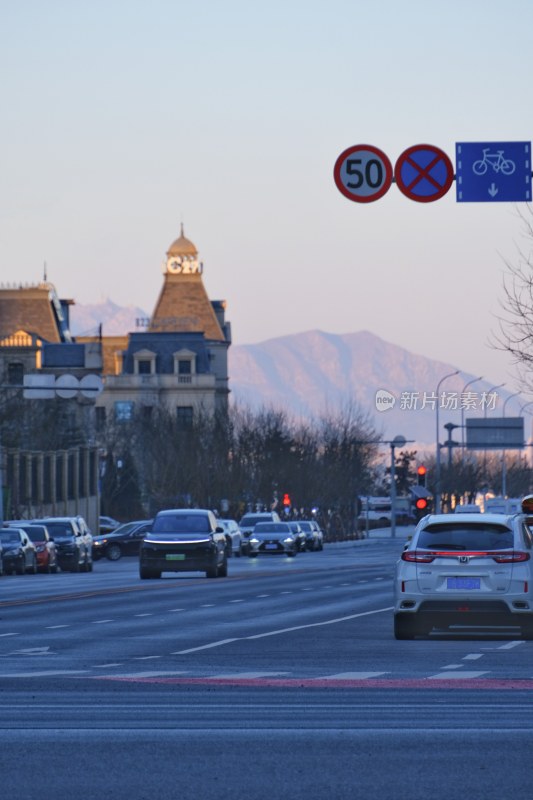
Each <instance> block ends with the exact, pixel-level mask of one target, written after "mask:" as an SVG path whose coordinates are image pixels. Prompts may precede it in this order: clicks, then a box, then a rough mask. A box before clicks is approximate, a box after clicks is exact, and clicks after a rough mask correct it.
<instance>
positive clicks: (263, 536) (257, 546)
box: [248, 522, 299, 558]
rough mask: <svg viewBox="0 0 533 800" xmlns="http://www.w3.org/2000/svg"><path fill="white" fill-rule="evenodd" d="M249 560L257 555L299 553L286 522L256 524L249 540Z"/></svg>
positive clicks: (293, 554) (291, 554)
mask: <svg viewBox="0 0 533 800" xmlns="http://www.w3.org/2000/svg"><path fill="white" fill-rule="evenodd" d="M249 548H250V550H249V553H248V555H249V556H250V558H255V557H256V556H258V555H260V554H261V555H263V554H264V555H287V556H291V557H292V558H293V557H294V556H295V555H296V553H298V552H299V546H298V540H297V538H296V535H295V533H294V531H293V530H292V528H291V526H290V525H289V523H288V522H258V523H257V525H256V526H255V528H254V532H253V533H252V535H251V536H250V540H249Z"/></svg>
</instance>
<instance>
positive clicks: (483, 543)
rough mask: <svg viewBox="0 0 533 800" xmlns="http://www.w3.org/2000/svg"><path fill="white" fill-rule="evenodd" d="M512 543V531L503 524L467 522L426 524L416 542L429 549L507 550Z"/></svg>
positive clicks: (419, 545)
mask: <svg viewBox="0 0 533 800" xmlns="http://www.w3.org/2000/svg"><path fill="white" fill-rule="evenodd" d="M513 545H514V536H513V531H512V530H510V529H509V528H507V527H506V526H505V525H497V524H482V525H480V524H474V523H472V524H470V523H468V522H462V523H437V524H434V525H428V527H427V528H424V529H423V530H422V531H420V534H419V536H418V540H417V542H416V546H417V547H423V548H425V549H429V550H435V549H442V550H507V549H509V548H511V547H513Z"/></svg>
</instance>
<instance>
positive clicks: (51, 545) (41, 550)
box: [7, 520, 59, 573]
mask: <svg viewBox="0 0 533 800" xmlns="http://www.w3.org/2000/svg"><path fill="white" fill-rule="evenodd" d="M7 524H8V525H9V526H10V527H15V528H17V527H18V528H19V529H20V530H23V531H25V532H26V533H27V535H28V537H29V538H30V539H31V541H32V542H33V544H34V545H35V550H36V554H37V569H38V570H39V572H47V573H50V572H57V571H58V568H59V564H58V562H57V550H56V545H55V542H54V540H53V539H52V537H51V536H50V533H49V531H48V528H47V527H46V525H37V524H33V523H31V522H30V523H28V522H26V521H23V520H21V521H19V522H16V521H15V522H8V523H7Z"/></svg>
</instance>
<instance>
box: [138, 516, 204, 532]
mask: <svg viewBox="0 0 533 800" xmlns="http://www.w3.org/2000/svg"><path fill="white" fill-rule="evenodd" d="M210 532H211V526H210V524H209V518H208V517H207V516H203V515H201V514H164V515H162V516H160V517H156V519H155V521H154V524H153V527H152V533H210Z"/></svg>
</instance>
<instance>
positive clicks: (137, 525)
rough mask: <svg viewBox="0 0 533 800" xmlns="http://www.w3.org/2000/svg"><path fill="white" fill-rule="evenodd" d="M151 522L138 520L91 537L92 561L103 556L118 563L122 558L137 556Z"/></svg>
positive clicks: (149, 520)
mask: <svg viewBox="0 0 533 800" xmlns="http://www.w3.org/2000/svg"><path fill="white" fill-rule="evenodd" d="M152 522H153V520H151V519H140V520H135V521H134V522H125V523H124V525H119V526H118V528H116V529H115V530H114V531H112V532H111V533H106V534H104V535H103V536H93V560H94V561H98V559H99V558H103V557H104V556H105V557H106V558H108V559H109V561H118V559H119V558H122V556H138V555H139V550H140V548H141V544H142V541H143V539H144V536H145V534H146V533H147V531H149V530H150V528H151V527H152Z"/></svg>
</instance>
